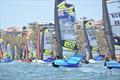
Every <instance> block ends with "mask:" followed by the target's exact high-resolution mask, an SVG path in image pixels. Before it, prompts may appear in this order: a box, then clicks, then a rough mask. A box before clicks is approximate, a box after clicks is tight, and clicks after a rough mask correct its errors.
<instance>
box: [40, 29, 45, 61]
mask: <svg viewBox="0 0 120 80" xmlns="http://www.w3.org/2000/svg"><path fill="white" fill-rule="evenodd" d="M40 51H41V55H40V56H41V59H42V60H43V55H44V30H43V31H42V35H41V50H40Z"/></svg>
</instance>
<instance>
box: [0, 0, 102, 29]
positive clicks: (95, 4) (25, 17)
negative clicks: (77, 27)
mask: <svg viewBox="0 0 120 80" xmlns="http://www.w3.org/2000/svg"><path fill="white" fill-rule="evenodd" d="M66 1H67V3H71V4H74V6H75V11H76V18H77V19H80V18H81V17H87V18H88V19H90V18H93V19H95V20H99V19H101V17H102V8H101V6H102V4H101V1H102V0H66ZM37 21H41V22H53V21H54V0H0V27H1V28H6V27H9V26H24V25H27V24H28V23H31V22H37Z"/></svg>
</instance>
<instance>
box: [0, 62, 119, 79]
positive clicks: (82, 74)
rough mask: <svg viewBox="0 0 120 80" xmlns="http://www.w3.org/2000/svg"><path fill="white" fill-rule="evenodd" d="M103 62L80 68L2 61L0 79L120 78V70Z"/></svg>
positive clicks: (83, 65)
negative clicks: (106, 66)
mask: <svg viewBox="0 0 120 80" xmlns="http://www.w3.org/2000/svg"><path fill="white" fill-rule="evenodd" d="M103 65H104V64H103V62H101V63H94V64H82V66H81V67H78V68H67V67H59V68H54V67H53V66H52V65H51V64H42V63H41V64H40V63H25V62H23V63H18V62H14V63H4V64H3V63H0V80H120V70H119V69H112V70H109V69H107V68H105V67H104V66H103Z"/></svg>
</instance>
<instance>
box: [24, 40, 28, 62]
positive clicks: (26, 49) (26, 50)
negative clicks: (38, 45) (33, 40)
mask: <svg viewBox="0 0 120 80" xmlns="http://www.w3.org/2000/svg"><path fill="white" fill-rule="evenodd" d="M25 46H26V48H25V52H26V60H28V55H29V51H28V44H27V39H26V42H25Z"/></svg>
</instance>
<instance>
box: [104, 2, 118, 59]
mask: <svg viewBox="0 0 120 80" xmlns="http://www.w3.org/2000/svg"><path fill="white" fill-rule="evenodd" d="M102 10H103V20H104V28H105V32H106V37H107V43H108V46H109V50H110V51H109V52H110V55H111V58H112V60H115V59H116V56H115V47H114V42H115V41H114V38H113V35H112V26H111V23H110V19H109V14H108V9H107V4H106V0H102Z"/></svg>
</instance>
